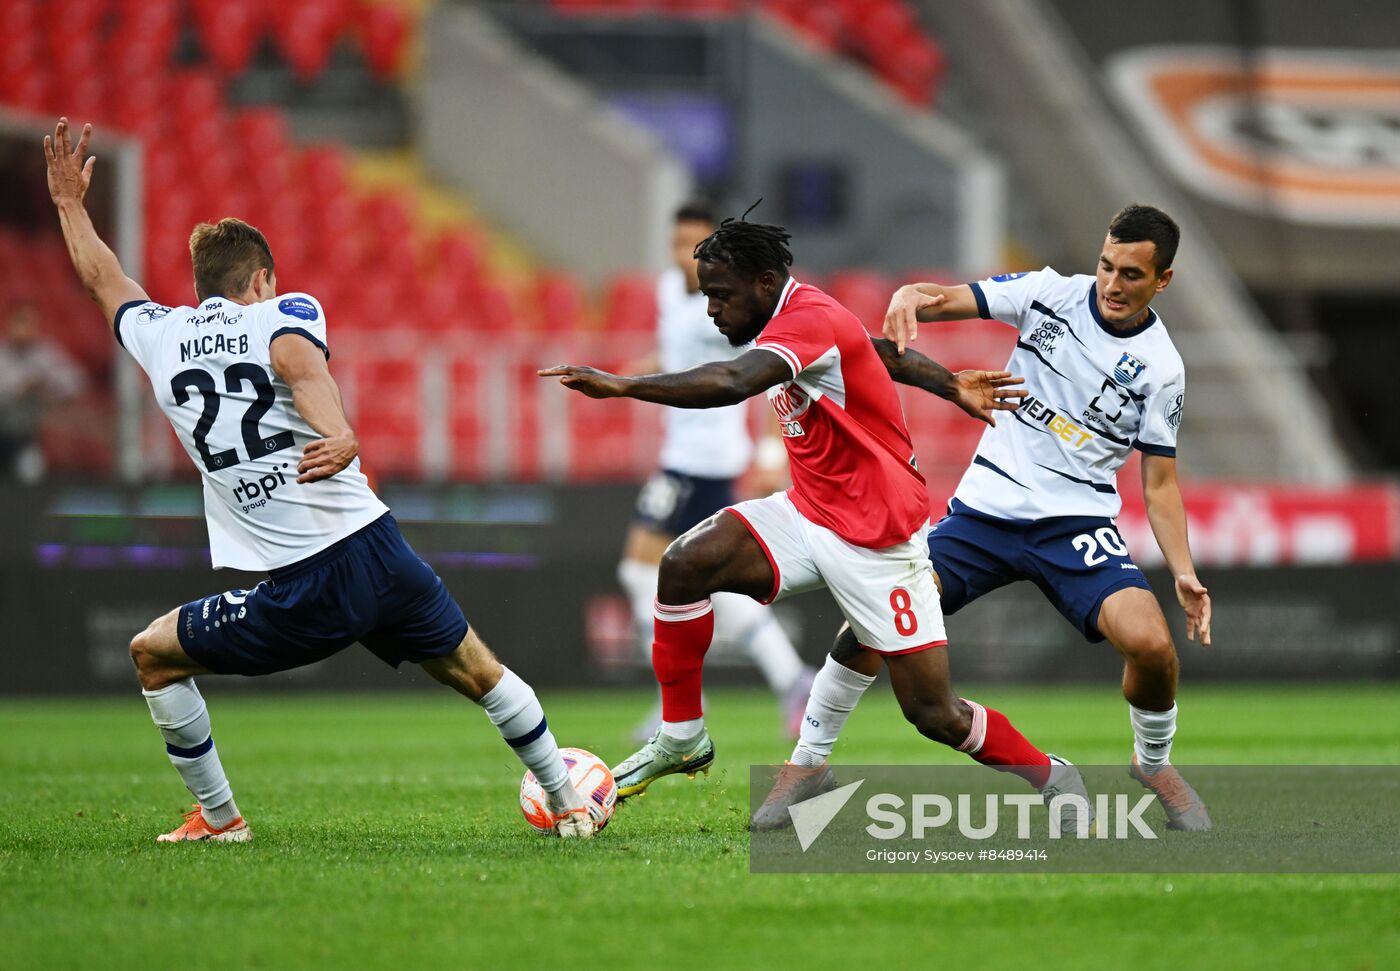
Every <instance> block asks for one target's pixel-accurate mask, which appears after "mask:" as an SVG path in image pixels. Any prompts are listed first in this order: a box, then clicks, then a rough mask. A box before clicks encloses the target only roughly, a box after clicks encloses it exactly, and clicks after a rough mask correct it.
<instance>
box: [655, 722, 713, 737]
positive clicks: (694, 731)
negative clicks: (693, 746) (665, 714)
mask: <svg viewBox="0 0 1400 971" xmlns="http://www.w3.org/2000/svg"><path fill="white" fill-rule="evenodd" d="M704 730H705V719H704V718H691V719H689V720H687V721H683V722H668V721H663V722H662V723H661V734H662V735H663V736H665V737H666V738H668V739H670V740H671V741H673V742H688V741H690V740H691V739H692V738H695V737H696V736H697V735H699V734H700V733H701V732H703V731H704Z"/></svg>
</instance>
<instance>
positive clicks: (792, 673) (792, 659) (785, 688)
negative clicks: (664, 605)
mask: <svg viewBox="0 0 1400 971" xmlns="http://www.w3.org/2000/svg"><path fill="white" fill-rule="evenodd" d="M675 539H676V537H675V536H673V535H671V534H669V533H664V532H658V531H657V530H654V529H650V528H648V527H647V526H645V525H643V524H641V523H634V524H633V525H632V527H631V528H630V529H629V530H628V532H627V541H626V544H625V546H624V549H623V554H622V561H621V562H620V563H619V564H618V571H617V573H618V581H619V582H620V583H621V584H622V588H623V589H624V590H625V591H627V599H628V601H629V604H630V606H631V608H632V617H633V621H634V622H635V623H636V625H637V627H638V629H639V630H643V629H644V630H645V635H644V636H645V638H646V644H647V646H648V648H649V647H650V645H651V637H652V627H653V623H654V617H655V603H656V586H657V577H658V574H659V572H660V568H661V557H662V556H663V555H664V554H665V552H666V549H667V547H669V546H670V545H671V543H672V542H674V541H675ZM711 599H712V600H713V602H714V611H715V638H716V639H717V640H719V641H721V642H729V643H733V644H736V645H738V646H740V647H741V648H742V649H743V650H744V652H745V653H746V654H747V655H748V656H749V658H750V659H751V660H752V661H753V663H754V665H755V666H757V667H758V669H759V671H760V672H761V673H762V674H763V678H764V680H765V681H767V682H768V687H769V689H770V690H772V692H773V695H774V697H775V698H776V699H777V701H778V704H779V707H780V713H781V715H782V718H783V725H784V728H785V730H786V731H787V732H788V735H789V737H793V738H795V737H796V736H797V733H798V727H799V726H800V724H801V721H802V711H803V708H804V707H805V705H806V703H807V696H808V694H809V693H810V691H811V687H812V678H813V676H814V675H815V674H816V672H815V671H814V670H813V669H812V668H810V667H808V666H807V665H806V664H804V663H803V662H802V658H801V657H800V656H799V655H798V653H797V650H796V649H795V648H794V647H793V645H792V641H791V640H789V639H788V636H787V633H786V632H785V631H784V630H783V628H782V627H781V625H779V624H778V621H777V619H776V618H775V617H774V616H773V614H772V611H771V610H770V609H769V608H768V607H766V606H764V605H763V604H761V603H759V602H757V601H756V600H753V599H750V598H748V597H744V596H741V595H739V594H732V593H718V594H715V595H714V597H712V598H711ZM660 724H661V703H660V700H659V699H658V700H657V703H656V706H655V707H654V708H653V709H652V711H651V712H650V713H649V714H648V715H647V717H646V718H645V719H644V720H643V721H642V723H641V724H640V725H639V726H638V729H637V731H636V732H635V733H634V735H635V737H636V740H637V741H639V742H640V741H644V740H646V739H647V738H650V737H651V736H652V735H653V734H655V733H656V729H657V728H658V727H659V726H660Z"/></svg>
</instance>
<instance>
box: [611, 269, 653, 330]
mask: <svg viewBox="0 0 1400 971" xmlns="http://www.w3.org/2000/svg"><path fill="white" fill-rule="evenodd" d="M602 328H603V330H605V331H608V332H623V333H639V332H653V331H655V330H656V279H655V278H654V277H652V276H649V275H645V274H636V273H631V274H621V275H619V276H616V277H613V279H612V280H610V281H609V282H608V288H607V292H606V294H605V295H604V297H603V320H602Z"/></svg>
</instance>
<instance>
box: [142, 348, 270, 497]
mask: <svg viewBox="0 0 1400 971" xmlns="http://www.w3.org/2000/svg"><path fill="white" fill-rule="evenodd" d="M245 381H246V382H248V383H249V384H251V385H252V386H253V392H254V394H255V395H256V396H257V397H255V398H254V399H253V400H252V401H251V402H249V404H248V410H247V411H245V412H244V413H243V447H244V449H246V450H247V452H248V458H249V459H250V460H251V459H255V458H257V457H258V456H260V455H271V454H272V453H273V452H280V451H281V450H282V449H284V448H291V447H292V445H294V444H295V442H294V441H293V438H292V433H291V432H289V431H287V432H277V433H276V434H273V435H263V434H262V432H261V431H260V430H259V429H258V422H260V421H262V417H263V415H265V414H267V412H268V409H269V408H271V407H272V403H273V402H274V401H275V400H276V397H277V395H276V392H275V391H274V390H273V388H272V380H271V379H270V378H268V376H267V372H266V371H264V370H263V369H262V368H261V367H259V366H258V365H256V364H253V363H252V362H250V361H239V362H238V363H236V364H230V365H229V366H228V367H227V368H225V369H224V387H225V388H226V390H227V393H228V394H231V395H233V394H238V393H239V392H240V391H242V390H243V383H244V382H245ZM191 388H193V389H194V390H196V391H198V392H199V393H200V395H201V396H203V398H204V410H203V411H202V412H201V413H200V415H199V421H197V422H195V426H194V447H195V448H196V449H197V450H198V451H199V457H200V458H202V459H203V460H204V467H205V468H206V469H208V470H209V471H210V472H217V471H219V470H220V469H230V468H233V467H234V466H235V465H238V464H239V463H240V462H242V461H243V459H241V458H239V457H238V450H237V449H236V448H227V449H224V450H223V451H219V452H211V451H210V450H209V442H208V440H207V439H208V436H209V432H210V430H212V429H213V427H214V421H215V420H216V419H217V418H218V417H219V400H220V399H219V392H218V389H217V387H216V386H215V384H214V375H212V374H210V373H209V372H208V371H201V370H199V369H198V368H190V369H189V370H188V371H181V372H180V373H179V374H177V375H175V377H173V378H171V379H170V391H171V393H173V394H174V395H175V403H176V404H177V405H183V404H184V403H185V402H187V401H189V400H190V389H191Z"/></svg>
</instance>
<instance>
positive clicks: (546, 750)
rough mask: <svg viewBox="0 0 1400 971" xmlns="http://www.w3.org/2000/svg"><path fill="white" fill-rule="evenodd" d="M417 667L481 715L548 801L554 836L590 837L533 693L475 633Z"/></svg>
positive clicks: (588, 822) (584, 808)
mask: <svg viewBox="0 0 1400 971" xmlns="http://www.w3.org/2000/svg"><path fill="white" fill-rule="evenodd" d="M421 666H422V668H423V670H424V671H426V672H427V673H428V674H429V675H431V676H432V677H433V678H434V679H435V680H437V681H438V682H440V683H442V684H445V685H447V686H448V687H449V688H451V689H452V690H454V691H456V692H457V693H458V694H460V695H464V696H466V697H467V698H470V699H471V700H472V701H474V702H476V703H477V704H478V705H480V706H481V707H482V708H483V709H484V710H485V711H486V716H487V717H488V718H490V719H491V724H493V725H495V726H496V729H497V731H499V732H500V733H501V737H502V738H503V739H505V742H506V744H507V745H509V746H510V747H511V749H512V750H513V751H514V752H515V754H516V757H517V758H519V759H520V761H521V762H523V763H524V764H525V767H526V768H528V769H529V770H530V771H531V772H533V773H535V778H536V779H538V780H539V782H540V786H541V787H542V788H543V789H544V791H545V794H546V797H547V799H548V802H549V806H548V808H549V811H550V812H551V813H553V814H554V815H555V816H557V817H558V819H559V822H558V823H557V824H556V826H555V831H556V832H557V833H558V834H559V835H560V836H563V837H571V838H587V837H589V836H592V835H593V829H594V823H593V820H592V818H591V817H590V816H589V813H588V804H587V802H586V801H585V800H584V798H583V796H582V795H580V794H579V792H578V790H577V789H575V788H574V784H573V783H572V782H571V781H570V780H569V770H568V768H567V767H566V766H565V765H564V759H563V756H561V755H560V754H559V745H558V743H556V742H555V740H554V733H553V732H551V731H550V730H549V723H548V722H547V721H546V720H545V717H544V709H543V708H542V707H541V706H540V702H539V699H538V698H536V697H535V692H534V690H533V689H532V688H531V687H530V686H529V685H528V684H526V683H525V682H524V681H523V680H521V678H520V677H519V675H517V674H516V673H515V672H514V671H512V670H510V668H508V667H506V666H505V665H503V664H502V663H501V662H500V661H498V660H497V659H496V655H495V654H493V653H492V652H491V649H490V648H489V647H487V646H486V644H485V642H483V641H482V640H481V638H480V637H478V636H477V634H476V631H475V630H473V629H470V628H469V629H468V630H467V633H466V636H465V637H463V638H462V643H460V644H459V645H457V649H456V650H455V651H453V652H452V653H451V654H448V655H447V656H445V657H440V658H434V659H433V660H431V661H425V662H423V664H422V665H421Z"/></svg>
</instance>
